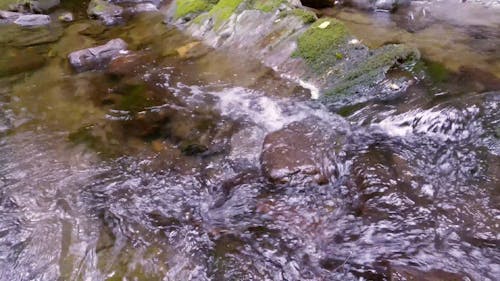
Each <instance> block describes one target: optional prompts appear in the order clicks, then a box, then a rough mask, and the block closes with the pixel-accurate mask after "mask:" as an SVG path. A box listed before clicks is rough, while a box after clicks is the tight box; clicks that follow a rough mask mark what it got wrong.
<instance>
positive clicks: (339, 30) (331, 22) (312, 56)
mask: <svg viewBox="0 0 500 281" xmlns="http://www.w3.org/2000/svg"><path fill="white" fill-rule="evenodd" d="M348 38H349V33H348V32H347V29H346V27H345V26H344V24H343V23H341V22H340V21H338V20H336V19H333V18H322V19H320V20H317V21H316V22H315V23H314V24H312V25H311V26H310V27H309V29H308V30H306V31H305V32H304V33H303V34H302V35H301V36H300V37H299V38H298V40H297V50H296V52H295V53H294V54H293V56H294V57H301V58H303V59H304V60H305V61H306V63H307V64H308V65H309V66H310V67H311V68H312V69H313V70H314V71H315V72H316V73H322V72H323V71H325V70H326V69H327V68H328V67H330V66H331V65H333V64H335V62H336V61H337V60H338V56H336V55H335V54H337V53H339V52H340V50H341V48H342V46H343V45H345V44H346V43H347V40H348Z"/></svg>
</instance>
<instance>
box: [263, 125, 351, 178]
mask: <svg viewBox="0 0 500 281" xmlns="http://www.w3.org/2000/svg"><path fill="white" fill-rule="evenodd" d="M337 125H338V124H335V125H334V126H333V128H332V124H328V123H326V122H325V121H322V120H320V119H318V118H316V117H311V118H307V119H305V120H302V121H298V122H293V123H291V124H289V125H287V126H286V127H284V128H283V129H281V130H278V131H275V132H273V133H270V134H268V135H267V136H266V137H265V139H264V145H263V150H262V154H261V165H262V169H263V172H264V174H265V175H266V176H267V178H268V179H269V180H270V181H272V182H274V183H281V184H285V183H290V182H292V181H294V180H298V181H300V182H311V181H313V182H315V183H317V184H325V183H328V182H329V181H331V180H334V178H335V176H336V175H337V174H336V173H337V172H338V171H336V164H335V163H334V162H333V161H334V160H333V158H332V157H334V155H335V153H336V152H339V151H340V149H341V148H342V145H343V143H344V141H345V133H344V132H342V130H340V129H335V127H336V126H337Z"/></svg>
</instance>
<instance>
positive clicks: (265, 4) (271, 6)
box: [252, 0, 286, 13]
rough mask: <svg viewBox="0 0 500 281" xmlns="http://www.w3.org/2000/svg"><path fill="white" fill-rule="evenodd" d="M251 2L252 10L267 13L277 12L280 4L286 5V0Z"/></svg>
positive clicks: (258, 0)
mask: <svg viewBox="0 0 500 281" xmlns="http://www.w3.org/2000/svg"><path fill="white" fill-rule="evenodd" d="M252 2H253V3H252V6H253V8H254V9H257V10H260V11H263V12H266V13H269V12H272V11H275V10H277V9H278V8H279V7H280V6H281V4H284V3H286V0H253V1H252Z"/></svg>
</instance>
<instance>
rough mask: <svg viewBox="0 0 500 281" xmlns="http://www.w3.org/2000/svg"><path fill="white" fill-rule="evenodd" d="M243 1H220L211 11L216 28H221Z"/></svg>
mask: <svg viewBox="0 0 500 281" xmlns="http://www.w3.org/2000/svg"><path fill="white" fill-rule="evenodd" d="M241 2H243V0H220V1H219V2H218V3H217V4H216V5H215V6H214V7H213V8H212V9H211V10H210V15H211V16H212V17H213V18H214V20H215V22H214V27H215V28H216V29H217V28H219V27H220V26H221V25H222V24H223V23H224V22H225V21H227V20H228V19H229V18H230V17H231V15H232V14H233V13H234V11H236V8H238V6H239V5H240V4H241Z"/></svg>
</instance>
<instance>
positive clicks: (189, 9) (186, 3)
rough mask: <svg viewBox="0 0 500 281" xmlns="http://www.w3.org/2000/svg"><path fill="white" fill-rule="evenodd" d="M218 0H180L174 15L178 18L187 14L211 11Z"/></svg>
mask: <svg viewBox="0 0 500 281" xmlns="http://www.w3.org/2000/svg"><path fill="white" fill-rule="evenodd" d="M217 2H218V0H178V1H177V9H176V10H175V14H174V17H175V18H176V19H179V18H182V17H185V16H187V15H195V14H200V13H202V12H207V11H209V10H210V9H211V8H212V7H213V6H214V5H215V4H217Z"/></svg>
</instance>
